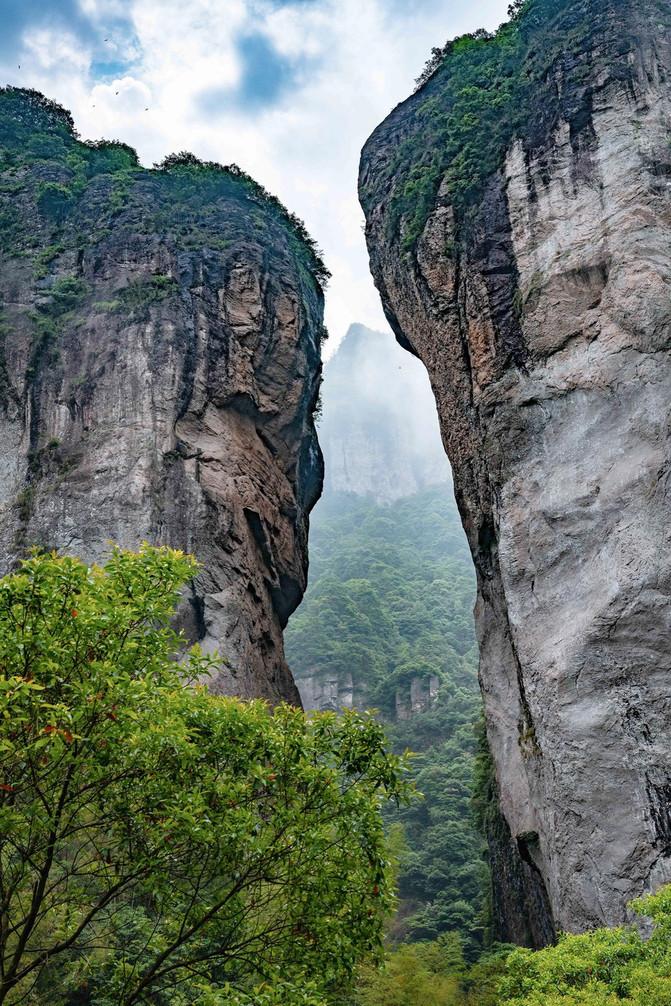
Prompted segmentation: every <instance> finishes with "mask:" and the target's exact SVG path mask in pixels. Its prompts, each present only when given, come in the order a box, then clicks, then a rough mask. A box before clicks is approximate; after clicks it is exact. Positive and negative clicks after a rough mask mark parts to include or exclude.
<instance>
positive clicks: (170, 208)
mask: <svg viewBox="0 0 671 1006" xmlns="http://www.w3.org/2000/svg"><path fill="white" fill-rule="evenodd" d="M25 167H29V168H30V169H31V172H30V173H29V172H25V171H23V170H22V169H24V168H25ZM45 167H48V169H49V171H48V177H43V175H44V168H45ZM54 169H56V170H57V172H58V174H57V177H56V178H55V177H54ZM19 171H20V172H21V176H20V184H19V186H18V191H20V192H21V193H22V194H29V193H30V192H31V190H33V195H34V198H35V202H36V205H37V208H38V210H39V213H40V215H41V218H42V220H43V221H44V223H45V224H47V225H49V226H50V228H51V230H52V236H53V237H54V239H57V242H58V243H59V244H63V245H65V246H70V245H73V244H74V245H78V243H79V245H80V246H81V244H82V243H83V244H84V245H85V244H88V243H89V242H91V241H92V240H95V239H96V235H97V237H101V236H104V233H105V230H106V228H107V227H109V224H110V221H111V219H112V218H114V217H116V216H117V215H118V214H119V213H121V212H122V211H123V210H124V209H125V208H126V207H127V206H128V205H132V206H134V209H135V210H136V211H140V216H141V217H142V219H143V223H144V224H145V225H146V226H147V228H148V229H153V230H159V231H160V232H161V233H163V234H165V236H166V237H168V238H172V239H173V240H174V241H175V243H176V244H178V245H180V246H181V247H189V248H200V249H202V248H208V247H212V248H213V249H218V250H221V247H222V245H221V243H222V241H226V240H228V239H230V238H231V237H232V236H238V235H240V233H241V234H242V236H244V237H246V239H247V240H249V237H250V234H252V233H253V226H254V224H253V221H254V219H255V218H256V217H255V214H258V215H260V216H261V218H262V219H263V221H264V222H265V223H267V224H268V225H269V226H271V225H272V226H274V229H275V233H276V234H277V233H278V232H284V235H285V237H286V240H287V242H288V244H289V246H290V248H291V251H292V253H293V254H294V255H295V257H296V262H297V265H298V267H299V269H300V270H301V272H304V273H306V274H307V275H308V276H309V277H310V278H311V279H312V281H313V282H314V281H316V282H317V283H321V284H324V283H325V282H326V281H327V280H328V278H329V275H330V273H329V271H328V269H327V268H326V265H325V264H324V261H323V258H322V255H321V252H320V250H319V248H318V246H317V244H316V242H315V241H314V240H313V238H312V237H311V236H310V234H309V233H308V231H307V229H306V227H305V224H304V223H303V221H302V220H301V219H300V218H299V217H297V216H296V214H294V213H292V212H290V211H289V210H288V209H287V208H286V207H285V206H284V205H283V204H282V203H281V202H280V200H279V199H278V198H277V197H276V196H274V195H272V193H270V192H268V191H267V190H266V189H265V188H264V187H263V186H262V185H260V184H259V183H258V182H256V181H255V180H254V179H253V178H251V176H250V175H248V174H247V173H246V172H244V171H242V170H241V169H240V168H239V167H238V166H237V165H235V164H231V165H228V166H224V165H220V164H215V163H213V162H203V161H200V160H199V159H198V158H197V157H195V156H194V155H193V154H188V153H185V152H182V153H179V154H172V155H170V156H168V157H166V158H165V159H164V160H163V161H162V162H161V163H160V164H158V165H156V166H155V169H154V170H147V169H145V168H142V166H141V165H140V163H139V161H138V158H137V154H136V153H135V151H134V150H133V148H132V147H130V146H128V145H127V144H125V143H121V142H119V141H118V140H110V141H107V140H101V141H97V142H91V141H89V142H82V141H81V140H80V139H79V137H78V134H77V131H76V129H75V126H74V121H73V119H72V116H71V115H70V113H69V112H68V111H67V110H66V109H64V108H63V107H62V106H60V105H58V104H57V103H56V102H54V101H50V100H49V99H47V98H46V97H45V96H44V95H42V94H40V93H39V92H38V91H34V90H29V89H27V88H18V87H11V86H8V87H0V172H7V176H8V177H7V178H6V179H5V178H4V177H0V243H1V244H2V248H3V251H4V252H5V253H8V252H10V251H11V252H14V253H16V252H21V253H30V251H31V249H32V248H33V247H34V246H35V243H36V235H35V234H34V233H32V231H31V229H30V228H25V227H24V228H20V227H19V226H18V223H17V221H16V220H15V219H14V215H13V213H12V207H11V200H10V199H7V200H5V201H6V202H7V207H5V206H4V205H3V202H5V201H3V200H2V199H1V197H2V194H3V192H4V193H5V194H6V195H8V196H11V197H14V196H15V191H14V188H13V187H14V184H15V182H16V181H17V179H16V177H15V176H16V173H17V172H19ZM105 176H107V177H105ZM3 186H4V187H3ZM7 186H9V189H8V188H7ZM104 195H106V196H107V199H106V205H105V200H104ZM222 200H226V201H227V207H224V210H225V209H227V208H228V209H229V210H230V207H231V205H232V204H233V205H237V207H238V208H239V210H241V211H242V214H240V213H238V214H237V216H238V217H239V219H237V220H234V219H232V216H233V215H232V214H231V213H230V212H229V213H228V214H227V213H226V212H224V213H222V205H221V202H222ZM83 204H84V212H88V213H89V214H90V215H91V219H90V220H82V219H81V217H80V215H79V214H81V212H82V205H83ZM19 219H20V217H19ZM222 221H223V223H222ZM134 226H135V227H137V226H138V221H137V220H136V221H135V223H134ZM222 227H223V229H224V230H225V233H222V234H218V233H217V228H219V229H221V228H222ZM54 243H56V240H55V241H54ZM43 264H44V263H40V264H38V270H39V266H40V265H43Z"/></svg>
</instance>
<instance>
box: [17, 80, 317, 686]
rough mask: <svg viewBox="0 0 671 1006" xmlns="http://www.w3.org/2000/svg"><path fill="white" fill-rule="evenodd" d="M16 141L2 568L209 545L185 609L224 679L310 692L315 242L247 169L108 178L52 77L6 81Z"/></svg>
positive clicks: (186, 622)
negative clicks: (306, 635)
mask: <svg viewBox="0 0 671 1006" xmlns="http://www.w3.org/2000/svg"><path fill="white" fill-rule="evenodd" d="M17 123H18V126H17ZM19 126H20V127H21V129H22V130H23V132H22V133H21V134H20V135H21V136H22V137H23V139H22V143H21V144H20V145H19V144H18V143H17V142H16V131H17V129H18V128H19ZM33 136H36V137H38V139H39V149H40V150H41V151H43V153H42V156H41V157H37V156H34V157H31V156H30V154H25V149H26V143H28V144H29V145H30V144H31V143H32V139H31V138H32V137H33ZM26 137H27V140H26ZM45 137H46V139H45ZM0 141H1V143H2V147H1V150H2V154H3V161H2V172H1V174H0V183H2V187H1V191H0V224H1V225H2V227H3V231H2V233H3V241H2V243H1V246H0V263H1V267H0V308H1V310H2V317H1V321H2V326H1V327H2V341H3V346H4V350H3V353H2V360H1V367H0V375H1V390H2V408H1V410H0V430H1V440H0V472H1V473H2V479H1V481H0V567H1V571H2V572H6V571H7V570H9V569H10V568H12V567H13V566H14V564H15V563H16V562H17V560H18V559H19V558H20V556H21V555H23V554H24V553H25V551H26V549H27V548H28V547H29V546H31V545H34V544H38V545H40V546H42V547H49V548H52V547H55V548H59V549H63V550H64V551H66V552H68V553H72V554H75V555H78V556H81V557H82V558H84V559H86V560H100V559H101V558H102V557H103V556H104V555H105V553H106V551H107V550H108V547H109V542H110V541H114V542H117V543H119V544H121V545H123V546H125V547H129V548H134V547H136V546H137V545H138V544H139V543H140V542H142V541H143V540H148V541H150V542H152V543H166V544H169V545H172V546H175V547H178V548H181V549H184V550H186V551H188V552H191V553H193V554H194V555H195V556H196V557H197V558H198V560H199V561H200V563H201V564H202V568H201V572H200V574H199V576H198V577H197V578H196V580H195V581H194V582H193V584H192V586H191V589H190V594H189V597H188V600H187V601H185V602H184V604H183V605H182V611H181V616H180V619H181V624H182V625H183V627H184V628H185V629H186V631H187V634H188V636H189V637H190V639H192V640H197V641H199V642H200V643H201V645H203V647H204V648H205V649H206V650H213V649H216V650H218V651H219V652H220V653H221V655H222V656H223V657H224V658H225V660H226V661H227V664H226V665H224V666H222V668H221V670H220V672H219V673H218V674H217V675H216V676H215V677H214V678H213V680H212V681H211V685H212V688H213V689H214V690H216V691H220V692H225V693H235V694H238V695H242V696H245V697H249V696H263V697H266V698H268V699H270V700H271V701H278V700H281V699H287V700H289V701H294V702H298V701H299V699H298V693H297V691H296V688H295V685H294V683H293V680H292V677H291V674H290V672H289V670H288V667H287V665H286V662H285V659H284V651H283V641H282V629H283V627H284V625H285V624H286V621H287V619H288V617H289V615H290V613H291V612H292V611H293V610H294V608H295V607H296V605H297V604H298V603H299V601H300V599H301V597H302V594H303V591H304V589H305V583H306V569H307V526H308V514H309V511H310V509H311V507H312V506H313V504H314V502H315V500H316V499H317V498H318V495H319V492H320V489H321V481H322V461H321V454H320V451H319V447H318V444H317V438H316V434H315V429H314V425H313V419H312V414H313V410H314V407H315V404H316V399H317V395H318V387H319V380H320V372H321V364H320V339H321V336H322V307H323V303H322V294H321V289H320V287H319V282H318V279H317V278H315V275H314V274H313V273H311V271H310V267H311V264H312V260H311V258H310V256H309V254H308V255H306V254H305V249H304V248H303V246H302V244H301V242H300V241H299V240H298V239H297V238H296V236H295V234H294V233H293V232H292V229H291V227H290V226H288V225H287V222H286V219H285V218H284V217H282V215H281V214H280V213H279V212H278V211H277V210H276V207H274V206H269V205H268V204H267V203H266V202H264V200H263V198H260V197H257V195H256V194H255V191H254V190H253V188H250V185H248V184H247V182H246V181H242V180H240V179H239V178H237V177H236V176H233V177H229V176H227V175H225V174H217V173H216V172H214V173H212V172H210V173H209V174H208V172H207V171H205V170H204V169H197V168H196V169H193V170H192V169H190V168H188V166H187V167H184V168H177V169H174V170H173V171H171V172H155V171H145V170H141V169H139V167H138V166H137V165H135V167H133V165H132V159H131V166H130V169H128V168H126V170H125V172H124V174H123V177H121V175H120V174H119V173H115V172H114V171H102V172H100V173H99V174H94V175H93V176H92V177H88V173H89V172H90V171H91V170H92V168H91V167H90V164H89V161H88V160H86V158H90V156H91V155H90V154H89V153H87V148H85V147H84V145H83V144H80V143H78V142H77V141H76V139H75V137H74V135H73V133H72V129H71V125H70V123H69V122H68V119H67V115H66V113H62V110H61V111H60V112H59V110H57V109H56V110H54V109H52V108H49V107H47V106H45V105H44V103H43V102H42V103H41V99H40V98H39V96H37V97H35V96H34V95H31V94H29V93H23V92H18V93H17V92H4V93H2V94H0ZM103 153H105V155H106V156H107V154H108V152H106V151H103ZM113 153H114V156H116V154H117V153H118V151H113ZM109 156H110V158H111V156H112V155H111V154H110V155H109ZM120 156H121V154H120V153H119V157H120ZM81 159H84V165H85V167H84V168H81V169H80V167H79V164H80V160H81ZM73 165H74V166H75V167H74V168H73ZM75 170H76V171H79V174H81V175H82V176H83V180H81V179H80V177H79V174H75V175H74V180H73V173H74V171H75ZM179 171H183V172H185V173H184V174H183V175H180V174H179ZM175 172H177V173H175ZM48 186H57V187H61V188H62V189H63V191H64V192H65V193H66V195H63V194H62V193H61V192H60V189H59V188H49V187H48ZM208 186H209V188H208ZM52 196H53V200H56V211H54V209H53V206H52V205H51V204H50V203H49V201H48V200H49V199H51V198H52ZM66 196H67V199H66ZM57 199H61V201H62V202H65V206H64V208H63V210H62V212H61V210H60V209H59V205H60V204H58V202H57ZM3 214H4V215H3ZM8 220H11V221H13V223H14V225H15V227H14V229H13V230H12V233H11V235H10V234H9V231H8V225H7V221H8Z"/></svg>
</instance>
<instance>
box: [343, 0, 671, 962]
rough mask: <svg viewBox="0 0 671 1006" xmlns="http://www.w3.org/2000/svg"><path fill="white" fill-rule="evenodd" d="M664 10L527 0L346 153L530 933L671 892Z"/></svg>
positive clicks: (669, 260)
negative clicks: (474, 656) (444, 536)
mask: <svg viewBox="0 0 671 1006" xmlns="http://www.w3.org/2000/svg"><path fill="white" fill-rule="evenodd" d="M670 23H671V6H670V5H669V3H668V0H663V2H657V0H636V2H633V0H612V2H603V0H566V2H565V3H563V4H559V5H557V4H556V3H550V2H549V0H530V2H529V3H527V4H526V5H525V6H524V8H523V11H522V14H521V15H520V17H519V18H518V20H517V22H516V23H515V24H513V25H512V26H510V27H509V28H507V29H505V30H504V33H503V34H499V35H498V36H497V37H496V38H494V39H491V38H489V39H487V38H484V37H480V38H473V39H468V40H464V41H462V42H460V43H457V44H456V45H453V46H448V47H447V48H446V50H445V51H444V55H443V56H442V57H441V59H440V60H436V61H434V67H433V69H435V71H436V72H434V73H433V75H431V76H430V77H429V79H428V82H426V83H425V84H424V85H423V86H422V87H421V88H420V89H419V90H418V91H417V92H416V93H415V94H414V95H413V96H412V97H411V98H410V99H409V100H408V101H406V102H405V103H404V104H403V105H401V106H399V107H398V108H397V109H396V110H395V111H394V112H392V114H391V115H390V116H389V118H388V119H387V120H386V121H385V122H384V123H383V124H382V125H381V126H380V127H379V128H378V129H377V130H376V132H375V133H374V134H373V136H372V137H371V139H370V140H369V141H368V143H367V145H366V147H365V149H364V152H363V157H362V166H361V190H360V191H361V199H362V205H363V207H364V211H365V214H366V217H367V238H368V245H369V250H370V257H371V266H372V271H373V274H374V277H375V281H376V283H377V285H378V288H379V290H380V293H381V295H382V300H383V303H384V307H385V310H386V312H387V315H388V317H389V320H390V323H391V324H392V326H393V327H394V330H395V332H396V334H397V336H398V338H399V339H400V341H401V342H402V343H403V344H404V345H405V346H406V348H408V349H410V350H411V351H412V352H414V353H416V354H417V355H419V356H420V357H421V358H422V360H423V361H424V362H425V364H426V366H427V368H428V371H429V374H430V377H431V382H432V385H433V388H434V392H435V395H436V399H437V402H438V408H439V413H440V417H441V425H442V432H443V438H444V441H445V443H446V445H447V450H448V453H449V456H450V460H451V462H452V467H453V472H454V478H455V487H456V493H457V498H458V502H459V506H460V510H461V514H462V519H463V523H464V527H465V529H466V532H467V534H468V537H469V541H470V545H471V550H472V553H473V556H474V559H475V563H476V567H477V572H478V581H479V598H478V602H477V609H476V619H477V626H478V634H479V640H480V649H481V670H480V675H481V685H482V690H483V695H484V699H485V706H486V715H487V728H488V736H489V742H490V746H491V750H492V754H493V757H494V763H495V769H496V780H497V786H498V793H499V798H500V806H501V811H502V817H501V819H500V820H499V822H498V824H497V826H496V827H495V828H492V831H491V837H492V841H493V850H492V852H493V854H492V863H493V867H494V870H495V873H496V877H497V885H496V888H495V895H496V898H497V906H496V914H497V918H498V921H499V930H500V932H501V934H502V935H504V936H508V937H509V938H514V939H517V940H520V941H523V942H524V941H526V942H531V943H536V944H538V943H543V942H545V941H547V940H548V939H550V938H551V936H552V932H553V930H554V928H555V926H556V927H557V928H561V929H564V930H572V931H575V930H582V929H584V928H586V927H590V926H592V925H596V924H601V923H607V924H616V923H620V922H622V921H623V920H624V919H625V918H626V917H627V909H626V905H627V902H628V901H629V900H630V899H631V898H632V897H634V896H636V895H640V894H642V893H643V892H646V891H649V890H653V889H656V888H657V887H659V886H660V884H662V883H663V882H665V881H669V880H671V726H670V724H671V684H670V682H671V620H670V612H671V604H670V601H671V560H670V559H669V555H670V554H671V553H670V551H669V537H670V528H671V506H670V480H671V470H670V446H671V440H670V422H669V419H670V415H669V402H670V401H671V359H670V356H669V348H670V339H669V336H670V331H671V329H670V325H671V297H670V296H669V294H670V292H671V241H670V231H671V185H670V183H669V179H670V177H671V148H670V146H669V137H670V136H671V84H670V82H669V81H670V74H671V42H670V38H671V36H670V34H669V26H670ZM502 43H505V44H506V46H507V49H506V59H507V62H505V61H504V59H501V61H500V62H499V63H497V64H496V67H497V69H496V73H484V72H480V74H479V76H478V72H479V71H478V69H477V64H478V60H485V61H486V60H487V59H490V58H491V59H495V58H496V49H495V48H494V47H496V46H501V45H502ZM469 61H470V62H469ZM488 65H494V64H493V63H492V64H488ZM468 74H470V76H468ZM466 78H468V79H467V80H466ZM465 80H466V82H467V83H468V84H469V86H471V89H470V90H468V89H467V88H466V87H465V86H464V81H465ZM497 101H498V104H496V102H497ZM468 102H471V106H470V110H471V112H473V115H472V116H471V117H470V118H468V117H467V115H466V114H465V113H467V112H468V107H465V105H464V103H468ZM460 103H461V104H460ZM473 103H474V104H473ZM441 116H442V118H441ZM487 116H490V118H487ZM432 117H433V118H432ZM431 122H435V123H436V125H435V133H434V142H433V145H432V144H431V143H430V142H428V139H427V128H428V126H427V123H429V124H430V123H431ZM483 125H484V126H486V128H483ZM479 128H480V133H478V132H477V130H478V129H479ZM455 138H456V139H455ZM496 144H499V146H498V147H497V146H496ZM457 148H458V149H457ZM446 158H448V159H447V160H446ZM449 158H451V159H449ZM483 165H484V168H483V167H482V166H483ZM479 171H481V177H479V176H478V172H479ZM474 179H475V180H474ZM417 193H419V194H420V195H421V197H422V200H423V201H421V200H420V198H419V196H418V195H417Z"/></svg>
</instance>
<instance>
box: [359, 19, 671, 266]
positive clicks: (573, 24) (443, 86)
mask: <svg viewBox="0 0 671 1006" xmlns="http://www.w3.org/2000/svg"><path fill="white" fill-rule="evenodd" d="M509 15H510V17H511V20H510V21H509V22H508V23H507V24H504V25H502V26H501V27H500V28H499V30H498V31H496V32H494V33H491V32H487V31H485V30H482V29H481V30H479V31H476V32H473V33H471V34H468V35H464V36H462V37H460V38H457V39H455V40H453V41H449V42H447V43H446V45H445V46H443V47H442V48H434V49H433V50H432V54H431V57H430V59H429V61H428V62H427V64H426V66H425V68H424V70H423V72H422V74H421V75H420V77H419V78H418V80H417V85H418V89H417V93H416V95H415V96H414V97H413V98H412V99H411V101H412V103H413V108H414V114H413V116H412V119H411V121H410V128H409V129H406V128H405V127H404V138H403V141H402V142H401V143H399V144H398V146H397V148H396V149H395V151H394V153H393V156H391V157H390V158H389V161H388V164H387V165H386V166H385V168H384V169H383V170H384V175H385V176H386V177H387V178H388V179H389V180H390V181H391V183H392V189H391V194H390V195H391V198H390V207H389V212H388V215H387V227H388V229H389V233H390V234H391V235H395V236H397V237H398V238H399V239H400V242H401V246H402V248H403V249H404V250H406V251H410V250H411V249H412V248H413V247H414V245H415V244H416V242H417V240H418V238H419V237H420V235H421V234H422V232H423V230H424V227H425V225H426V222H427V219H428V217H429V214H430V212H431V211H432V210H433V208H434V207H435V206H436V201H437V197H438V189H439V187H440V185H441V184H444V186H445V191H446V194H447V196H448V198H449V201H450V204H451V205H452V207H453V208H454V210H455V216H456V225H457V235H456V237H457V240H464V239H466V238H467V237H468V236H469V230H470V229H471V223H472V221H473V219H474V217H475V216H476V215H477V209H478V206H479V204H480V203H481V201H482V197H483V195H484V193H485V190H486V187H487V182H488V180H489V179H490V178H491V177H492V175H494V174H495V173H496V172H497V171H499V170H500V169H501V168H502V167H503V165H504V162H505V155H506V152H507V151H508V150H509V148H510V145H511V143H512V142H513V140H514V139H515V138H520V139H522V140H524V141H525V142H527V143H528V144H529V146H530V147H532V148H535V147H537V146H538V145H539V143H540V144H542V143H543V141H544V137H547V136H549V135H550V134H551V132H552V130H553V129H554V128H555V126H556V125H557V122H558V121H559V118H560V117H561V116H562V115H572V116H573V119H574V122H575V123H577V124H578V126H579V127H581V126H585V125H587V124H588V122H589V113H590V107H591V106H590V101H591V97H590V92H589V90H588V89H585V88H583V89H582V91H581V86H582V84H583V82H584V78H585V76H586V75H591V76H592V78H594V76H595V66H594V60H595V59H600V60H601V61H602V62H603V63H604V68H605V67H606V65H607V64H608V63H609V62H610V64H611V65H612V64H613V63H614V62H615V61H617V60H620V61H621V63H622V67H621V68H620V69H616V72H619V73H620V74H621V75H622V76H624V75H625V74H626V53H627V51H628V49H629V48H631V47H633V46H634V45H635V37H634V34H633V33H631V34H629V35H628V29H627V25H626V24H623V22H622V19H621V18H619V19H618V10H617V4H613V3H612V2H602V0H598V2H597V0H564V2H562V3H557V0H524V2H520V0H515V2H514V3H513V4H511V6H510V8H509ZM659 17H660V21H661V22H662V24H661V25H660V27H664V26H666V27H669V26H670V25H671V18H670V17H669V11H668V5H667V6H665V7H664V8H662V7H660V15H659ZM597 39H598V40H599V46H598V55H597V56H595V55H594V52H593V46H592V43H593V41H594V40H597ZM613 43H615V46H616V48H615V49H614V48H613ZM596 69H598V67H596ZM567 96H569V97H568V103H567V107H566V108H562V102H564V101H565V100H566V99H567ZM383 180H384V179H383V178H382V179H381V177H379V176H378V177H377V178H376V180H375V185H376V187H377V188H378V189H379V186H380V182H381V181H383ZM361 195H362V201H363V202H364V204H365V203H366V201H367V198H368V194H367V192H366V190H365V189H364V190H363V191H362V193H361Z"/></svg>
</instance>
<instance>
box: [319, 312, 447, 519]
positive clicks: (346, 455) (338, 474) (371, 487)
mask: <svg viewBox="0 0 671 1006" xmlns="http://www.w3.org/2000/svg"><path fill="white" fill-rule="evenodd" d="M319 442H320V444H321V447H322V450H323V452H324V458H325V460H326V478H325V483H324V492H325V493H337V492H341V493H354V494H355V495H356V496H367V497H369V498H370V499H374V500H375V501H376V502H377V503H381V504H385V503H392V502H393V501H394V500H398V499H403V498H404V497H407V496H412V495H414V493H417V492H421V490H423V489H426V488H428V487H429V486H432V485H440V484H443V483H448V482H450V481H451V476H450V466H449V464H448V462H447V458H446V457H445V452H444V450H443V447H442V444H441V441H440V430H439V428H438V417H437V415H436V407H435V404H434V401H433V398H432V396H431V388H430V386H429V382H428V378H427V376H426V370H425V369H424V367H423V366H422V365H421V363H420V362H419V361H418V360H414V359H412V358H411V357H409V356H408V355H407V353H404V352H403V351H402V350H401V349H400V348H399V347H398V345H397V344H396V342H395V341H394V338H393V336H392V335H391V333H387V334H385V333H384V332H374V331H372V330H371V329H369V328H366V327H365V326H364V325H351V326H350V329H349V331H348V332H347V335H346V336H345V338H344V339H343V341H342V342H341V343H340V345H339V347H338V349H337V352H336V353H335V355H334V356H333V357H332V358H331V359H330V360H329V361H328V363H327V364H326V366H325V368H324V383H323V385H322V416H321V419H320V421H319Z"/></svg>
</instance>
